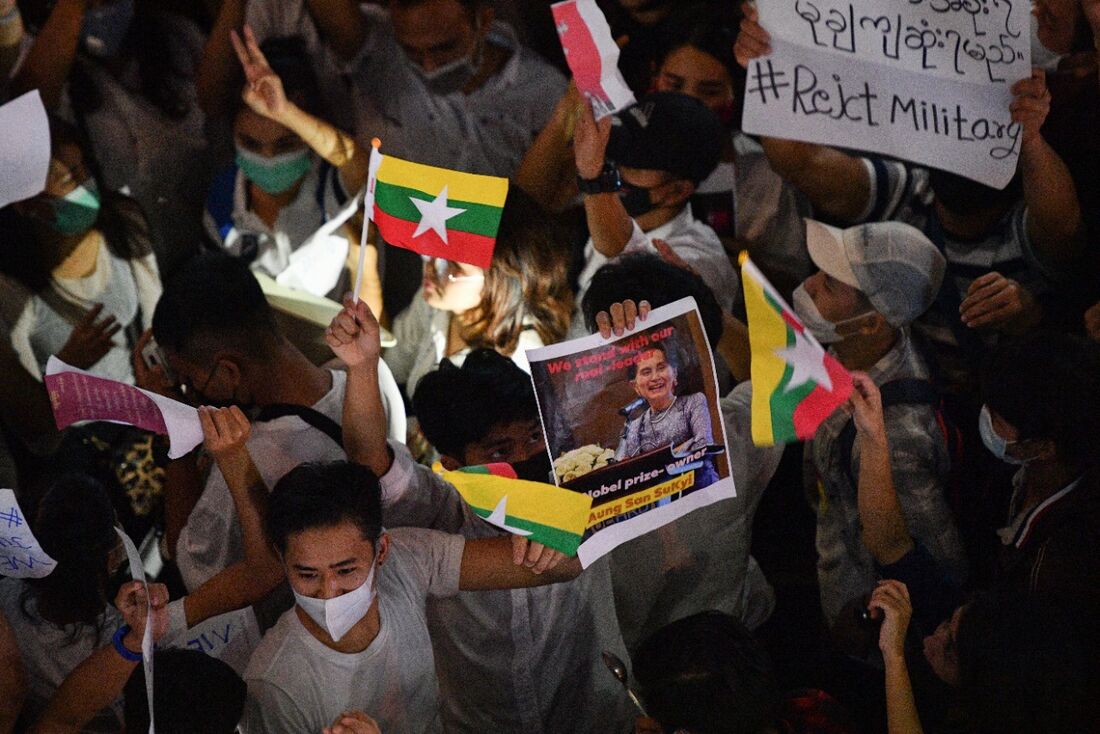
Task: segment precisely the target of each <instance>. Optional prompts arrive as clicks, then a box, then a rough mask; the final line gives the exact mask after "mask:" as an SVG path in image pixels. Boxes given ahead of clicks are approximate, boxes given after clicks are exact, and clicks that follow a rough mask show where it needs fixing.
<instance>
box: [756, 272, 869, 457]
mask: <svg viewBox="0 0 1100 734" xmlns="http://www.w3.org/2000/svg"><path fill="white" fill-rule="evenodd" d="M741 284H742V287H743V288H744V289H745V309H746V311H747V313H748V321H749V344H750V346H751V349H752V364H751V368H750V369H751V372H752V440H753V443H755V444H756V445H757V446H773V445H775V444H777V443H790V442H792V441H803V440H805V439H807V438H810V437H811V436H813V435H814V433H815V432H816V431H817V427H818V426H820V425H821V422H822V421H824V420H825V419H826V418H828V417H829V416H830V415H831V414H832V413H833V411H834V410H836V409H837V408H839V407H840V406H841V405H843V404H844V402H845V401H846V400H847V399H848V396H849V395H850V394H851V392H852V377H851V375H849V374H848V371H847V370H846V369H844V367H843V366H842V365H841V364H840V362H838V361H837V360H836V358H835V357H833V356H832V355H830V354H829V353H828V352H826V351H825V350H824V349H823V348H822V346H821V345H820V344H819V343H818V342H817V340H816V339H814V337H813V335H812V334H810V333H809V332H808V331H806V328H805V327H804V326H803V325H802V322H801V321H799V320H798V317H797V316H796V315H795V313H794V311H793V310H792V309H791V307H790V306H788V305H787V302H786V301H785V300H783V297H782V296H780V295H779V293H778V292H777V291H776V290H775V288H774V287H772V284H771V283H769V282H768V279H767V278H765V277H764V274H763V273H761V272H760V270H759V269H758V268H757V267H756V265H754V264H753V262H752V261H751V260H750V259H749V258H748V256H747V255H742V256H741Z"/></svg>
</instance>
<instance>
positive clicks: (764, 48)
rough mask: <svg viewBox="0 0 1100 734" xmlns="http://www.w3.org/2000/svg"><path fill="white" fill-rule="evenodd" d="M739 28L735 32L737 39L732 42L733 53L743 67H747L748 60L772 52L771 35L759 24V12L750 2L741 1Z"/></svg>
mask: <svg viewBox="0 0 1100 734" xmlns="http://www.w3.org/2000/svg"><path fill="white" fill-rule="evenodd" d="M741 12H742V13H743V14H744V17H743V18H742V19H741V30H740V32H739V33H738V34H737V41H736V42H734V44H733V55H734V57H736V58H737V63H739V64H741V66H742V67H744V68H745V69H748V68H749V62H750V61H752V60H753V59H756V58H759V57H761V56H767V55H768V54H770V53H771V52H772V46H771V41H772V37H771V36H769V35H768V32H767V31H766V30H764V28H763V26H761V25H760V13H758V12H757V10H756V6H755V5H753V4H752V3H741Z"/></svg>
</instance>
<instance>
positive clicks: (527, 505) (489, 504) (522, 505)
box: [443, 471, 592, 535]
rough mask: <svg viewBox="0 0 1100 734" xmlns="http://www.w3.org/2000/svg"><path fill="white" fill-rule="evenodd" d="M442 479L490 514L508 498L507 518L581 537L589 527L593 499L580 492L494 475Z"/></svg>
mask: <svg viewBox="0 0 1100 734" xmlns="http://www.w3.org/2000/svg"><path fill="white" fill-rule="evenodd" d="M443 478H444V479H446V480H447V481H448V482H450V483H451V484H452V485H454V488H455V489H457V490H458V492H459V494H461V495H462V498H463V499H465V500H466V502H467V503H468V504H470V505H471V506H473V507H477V508H480V509H483V510H488V511H491V510H492V509H493V508H494V507H496V506H497V503H498V502H500V500H501V498H502V497H504V496H506V495H507V497H508V504H507V513H508V516H509V517H516V518H522V519H524V520H527V521H529V522H534V523H538V524H539V525H545V526H547V527H552V528H557V529H559V530H565V531H567V532H570V533H574V534H576V535H583V534H584V531H585V528H586V527H587V526H588V511H589V510H590V509H591V508H592V498H591V497H589V496H588V495H587V494H584V493H583V492H572V491H570V490H568V489H561V488H560V487H555V486H554V485H553V484H543V483H541V482H529V481H527V480H524V479H511V478H509V477H501V476H497V475H495V474H475V473H469V472H461V471H445V472H443Z"/></svg>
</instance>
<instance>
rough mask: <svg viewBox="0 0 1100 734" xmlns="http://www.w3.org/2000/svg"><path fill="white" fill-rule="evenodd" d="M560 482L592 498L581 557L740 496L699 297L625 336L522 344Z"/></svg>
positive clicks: (655, 314)
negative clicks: (532, 346) (533, 345)
mask: <svg viewBox="0 0 1100 734" xmlns="http://www.w3.org/2000/svg"><path fill="white" fill-rule="evenodd" d="M527 357H528V359H529V360H530V362H531V379H532V380H533V381H534V384H535V394H536V396H537V398H538V402H539V414H540V416H541V418H542V425H543V430H544V432H545V434H546V442H547V448H548V449H549V451H550V455H551V457H553V459H554V480H555V481H556V482H557V483H558V485H559V486H561V487H563V488H565V489H569V490H571V491H574V492H579V493H583V494H586V495H588V496H589V497H591V498H592V506H591V509H590V510H589V516H588V523H587V529H586V530H585V533H584V536H583V539H582V542H581V545H580V547H579V548H578V551H577V556H578V557H579V558H580V560H581V563H582V565H584V566H586V567H587V566H588V565H589V564H590V563H591V562H592V561H594V560H595V559H597V558H599V557H600V556H602V555H604V554H606V553H608V552H610V551H611V550H612V549H614V548H615V547H617V546H618V545H620V544H622V543H625V542H626V541H628V540H631V539H633V538H637V537H639V536H641V535H644V534H646V533H648V532H650V531H652V530H655V529H657V528H659V527H662V526H664V525H667V524H668V523H670V522H673V521H674V520H676V519H677V518H679V517H682V516H683V515H686V514H687V513H689V512H691V511H692V510H695V509H698V508H700V507H705V506H706V505H709V504H711V503H713V502H717V501H718V500H720V499H724V498H727V497H733V496H735V494H736V492H735V489H734V486H733V476H732V474H731V472H730V465H729V459H728V457H727V455H726V449H725V447H726V435H725V424H724V423H723V422H722V418H721V413H720V411H719V409H718V386H717V379H716V378H715V373H714V361H713V357H712V355H711V352H710V345H709V343H708V342H707V339H706V334H705V332H704V331H703V326H702V321H701V320H700V318H699V312H698V310H697V309H696V306H695V301H694V299H691V298H685V299H682V300H680V301H676V302H675V303H671V304H668V305H666V306H662V307H661V308H657V309H654V310H653V311H652V312H650V314H649V317H648V319H647V320H646V321H645V322H639V323H638V327H637V328H636V329H635V330H634V331H633V332H630V333H627V334H624V335H623V336H621V337H613V338H612V339H610V340H608V339H604V338H603V337H601V336H600V335H599V334H592V335H591V336H587V337H583V338H581V339H574V340H573V341H569V342H564V343H561V344H554V345H552V346H549V347H543V348H541V349H531V350H528V351H527Z"/></svg>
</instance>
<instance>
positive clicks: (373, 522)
mask: <svg viewBox="0 0 1100 734" xmlns="http://www.w3.org/2000/svg"><path fill="white" fill-rule="evenodd" d="M381 495H382V492H381V489H380V488H379V485H378V477H376V476H375V475H374V472H372V471H371V470H370V469H368V468H367V467H365V466H363V465H362V464H356V463H353V462H350V461H331V462H310V463H307V464H301V465H299V466H297V467H295V468H293V469H291V470H290V471H289V472H288V473H287V474H286V475H285V476H284V477H283V478H282V479H280V480H279V481H278V482H276V483H275V488H274V489H273V490H272V491H271V499H270V500H269V501H268V507H267V537H268V540H269V541H270V542H271V543H272V545H274V546H275V547H276V548H277V549H278V550H279V552H280V553H286V545H287V539H288V538H289V537H290V536H291V535H294V534H295V533H300V532H302V531H303V530H310V529H312V528H328V527H333V526H336V525H339V524H340V523H343V522H351V523H353V524H354V525H356V526H357V527H358V528H359V531H360V532H361V533H362V534H363V537H364V538H366V539H367V540H369V541H370V542H371V543H374V542H375V541H376V540H377V539H378V536H379V535H381V534H382V500H381Z"/></svg>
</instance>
